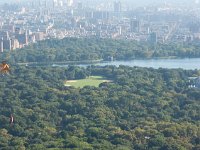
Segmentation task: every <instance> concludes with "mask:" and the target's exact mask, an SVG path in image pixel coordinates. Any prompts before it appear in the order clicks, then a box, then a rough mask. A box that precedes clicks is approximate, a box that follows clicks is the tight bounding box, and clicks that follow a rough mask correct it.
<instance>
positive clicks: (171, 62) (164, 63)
mask: <svg viewBox="0 0 200 150" xmlns="http://www.w3.org/2000/svg"><path fill="white" fill-rule="evenodd" d="M76 65H78V66H83V67H85V66H89V65H98V66H106V65H115V66H119V65H125V66H130V67H133V66H138V67H148V68H150V67H152V68H155V69H157V68H168V69H172V68H182V69H186V70H190V69H191V70H194V69H200V58H184V59H140V60H128V61H109V62H99V63H92V64H76ZM53 66H60V67H65V66H67V65H64V64H63V65H60V64H54V65H53Z"/></svg>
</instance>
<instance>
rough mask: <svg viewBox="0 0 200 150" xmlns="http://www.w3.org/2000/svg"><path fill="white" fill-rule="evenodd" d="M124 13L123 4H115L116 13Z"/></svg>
mask: <svg viewBox="0 0 200 150" xmlns="http://www.w3.org/2000/svg"><path fill="white" fill-rule="evenodd" d="M121 11H122V4H121V2H120V1H118V2H117V1H115V2H114V12H121Z"/></svg>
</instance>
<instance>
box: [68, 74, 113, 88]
mask: <svg viewBox="0 0 200 150" xmlns="http://www.w3.org/2000/svg"><path fill="white" fill-rule="evenodd" d="M103 82H110V80H107V79H105V78H104V77H102V76H90V77H89V78H86V79H81V80H69V81H65V86H74V87H76V88H79V87H80V88H82V87H84V86H95V87H98V86H99V84H101V83H103Z"/></svg>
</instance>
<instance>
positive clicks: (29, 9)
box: [0, 0, 200, 52]
mask: <svg viewBox="0 0 200 150" xmlns="http://www.w3.org/2000/svg"><path fill="white" fill-rule="evenodd" d="M195 2H196V5H195V7H192V8H191V7H186V6H185V7H183V6H180V7H178V6H175V5H172V4H170V3H163V4H161V5H155V6H153V5H151V6H145V7H136V8H131V7H129V6H128V5H125V4H124V3H123V2H122V1H112V2H107V3H106V2H102V3H99V4H97V5H93V4H92V3H91V4H90V3H89V1H88V3H89V4H88V3H86V2H84V1H78V0H29V1H27V2H21V3H20V2H18V3H7V4H6V3H5V4H1V6H0V7H1V10H0V11H1V14H0V51H1V52H4V51H5V50H15V49H18V48H22V47H24V46H27V45H28V44H30V43H35V42H37V41H42V40H45V39H52V38H57V39H62V38H65V37H76V38H91V37H95V38H112V39H124V40H136V41H141V42H143V41H144V42H150V43H152V44H156V43H168V42H191V41H200V21H199V19H200V5H199V1H195Z"/></svg>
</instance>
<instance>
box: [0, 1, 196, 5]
mask: <svg viewBox="0 0 200 150" xmlns="http://www.w3.org/2000/svg"><path fill="white" fill-rule="evenodd" d="M20 1H32V0H0V3H6V2H7V3H8V2H9V3H10V2H20ZM47 1H48V0H47ZM49 1H50V0H49ZM74 1H83V2H84V1H87V2H93V3H95V2H97V3H100V2H114V1H121V2H122V3H124V4H125V3H128V2H129V3H131V5H135V6H142V5H145V6H146V5H149V4H150V5H156V4H162V3H163V4H164V3H165V2H168V3H173V4H181V5H190V4H192V5H194V4H195V2H198V1H199V0H74Z"/></svg>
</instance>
